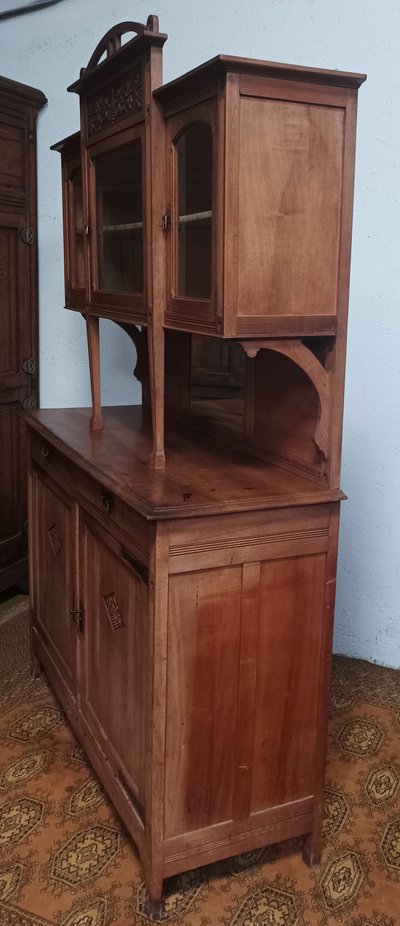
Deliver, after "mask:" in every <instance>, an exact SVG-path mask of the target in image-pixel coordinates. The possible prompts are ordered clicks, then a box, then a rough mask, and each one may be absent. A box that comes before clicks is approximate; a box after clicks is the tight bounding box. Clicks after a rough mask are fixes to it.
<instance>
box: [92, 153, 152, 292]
mask: <svg viewBox="0 0 400 926" xmlns="http://www.w3.org/2000/svg"><path fill="white" fill-rule="evenodd" d="M93 167H94V180H95V214H96V228H95V240H96V255H95V272H94V280H95V287H94V288H95V289H96V290H98V291H100V292H103V293H104V292H107V293H116V294H117V293H120V294H125V293H126V294H127V293H130V294H135V293H136V294H141V293H143V183H142V143H141V139H140V138H136V139H134V140H132V141H130V142H128V143H127V144H125V145H123V146H122V147H118V148H113V149H111V150H106V151H103V152H102V153H99V154H97V155H96V156H95V157H94V158H93Z"/></svg>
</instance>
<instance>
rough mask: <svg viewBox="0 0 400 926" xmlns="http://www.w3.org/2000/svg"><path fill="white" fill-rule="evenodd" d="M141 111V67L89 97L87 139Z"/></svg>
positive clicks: (138, 66)
mask: <svg viewBox="0 0 400 926" xmlns="http://www.w3.org/2000/svg"><path fill="white" fill-rule="evenodd" d="M142 109H143V75H142V67H141V65H140V64H139V65H137V67H136V68H135V69H134V70H132V71H130V73H129V75H126V74H124V75H123V77H121V78H120V79H119V80H116V81H114V83H113V85H112V87H110V88H109V89H107V90H103V91H102V92H101V93H98V94H96V95H95V96H93V97H91V98H90V99H89V100H88V102H87V131H88V135H89V137H92V136H93V135H97V134H98V133H99V132H102V131H103V129H105V128H107V127H108V126H110V125H114V124H115V123H116V122H121V121H122V120H123V119H126V118H127V116H130V115H132V116H134V115H136V114H137V113H140V112H141V110H142Z"/></svg>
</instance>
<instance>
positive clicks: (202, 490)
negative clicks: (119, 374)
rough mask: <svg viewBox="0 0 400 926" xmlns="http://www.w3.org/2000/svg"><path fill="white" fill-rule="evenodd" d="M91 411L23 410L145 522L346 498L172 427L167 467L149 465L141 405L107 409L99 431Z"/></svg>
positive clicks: (37, 428)
mask: <svg viewBox="0 0 400 926" xmlns="http://www.w3.org/2000/svg"><path fill="white" fill-rule="evenodd" d="M90 415H91V410H90V409H88V408H82V409H54V410H53V409H45V410H40V411H35V412H30V413H29V414H22V417H23V418H24V420H25V421H26V422H27V424H28V425H29V426H30V427H31V428H33V430H34V431H36V432H37V433H38V434H39V435H40V436H41V437H42V438H43V441H44V443H45V442H46V440H48V441H50V442H51V444H52V445H53V446H56V447H57V448H58V449H59V450H60V451H61V452H62V453H64V454H65V455H66V456H67V457H68V458H69V459H70V460H71V461H72V462H75V463H77V464H79V466H80V467H81V468H82V469H84V470H86V472H87V473H89V475H91V476H92V478H95V479H97V480H99V481H100V482H101V484H102V485H103V486H104V487H105V488H106V489H108V490H109V491H110V492H115V493H117V494H118V497H119V498H122V499H123V500H124V501H125V502H126V503H127V504H128V505H130V506H131V507H132V508H133V509H134V510H136V511H138V512H139V513H140V514H142V515H143V516H144V517H145V518H147V519H148V520H166V519H170V518H185V517H193V516H197V515H214V514H221V513H226V514H229V513H232V512H239V511H259V510H266V509H271V508H285V507H291V506H297V505H306V504H307V505H309V504H321V503H325V502H332V501H340V500H341V499H343V498H345V496H344V494H343V492H341V491H340V489H321V488H320V487H319V486H317V485H313V484H312V483H311V482H309V481H307V480H306V479H303V478H301V477H299V476H295V475H293V474H292V473H288V472H286V471H285V470H282V469H279V468H278V467H276V466H273V465H272V464H266V463H265V461H263V460H259V459H258V458H256V457H252V456H250V455H249V454H246V453H243V452H240V451H238V450H234V449H232V448H228V449H227V448H226V447H224V446H223V445H222V444H221V445H218V444H217V443H216V442H214V441H208V442H207V443H206V442H205V441H204V439H202V438H201V437H200V436H195V435H194V434H193V435H191V436H190V437H188V435H187V431H186V430H185V429H184V428H183V427H182V426H181V427H179V426H178V425H174V426H173V427H170V428H169V429H168V431H167V439H166V449H167V460H168V465H167V468H166V469H165V470H154V469H153V468H152V466H151V465H150V464H149V457H150V453H151V435H150V426H149V424H148V423H147V421H145V419H144V417H143V411H142V408H141V406H129V407H128V406H124V407H116V408H104V409H103V423H104V427H103V430H102V431H97V432H93V431H90V428H89V419H90Z"/></svg>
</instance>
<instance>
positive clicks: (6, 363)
mask: <svg viewBox="0 0 400 926" xmlns="http://www.w3.org/2000/svg"><path fill="white" fill-rule="evenodd" d="M45 102H46V98H45V97H44V96H43V94H42V93H40V92H39V91H37V90H33V89H32V88H30V87H25V86H23V85H22V84H17V83H15V81H12V80H7V79H6V78H4V77H0V330H1V338H0V446H1V450H2V453H1V463H0V509H1V513H2V516H1V519H0V591H1V590H3V589H6V588H9V587H10V586H12V585H14V584H18V583H20V582H24V581H26V571H27V568H26V567H27V535H26V517H27V513H26V482H27V475H26V441H25V427H24V426H23V425H22V424H21V422H19V420H18V418H17V416H16V414H15V412H16V410H17V409H19V408H21V406H23V407H24V408H31V407H36V405H37V286H36V259H37V252H36V146H35V122H36V114H37V110H38V109H40V108H41V106H43V104H44V103H45Z"/></svg>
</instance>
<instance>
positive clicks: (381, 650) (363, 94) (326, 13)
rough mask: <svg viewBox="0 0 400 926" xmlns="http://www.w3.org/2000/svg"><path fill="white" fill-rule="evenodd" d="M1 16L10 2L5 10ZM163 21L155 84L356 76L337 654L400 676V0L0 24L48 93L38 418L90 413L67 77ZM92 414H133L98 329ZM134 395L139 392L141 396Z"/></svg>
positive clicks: (187, 7) (127, 363)
mask: <svg viewBox="0 0 400 926" xmlns="http://www.w3.org/2000/svg"><path fill="white" fill-rule="evenodd" d="M5 5H6V6H7V3H6V4H5ZM150 12H155V13H158V15H159V17H160V25H161V29H162V30H164V31H166V32H168V33H169V36H170V38H169V40H168V42H167V44H166V46H165V49H164V62H165V65H164V78H165V80H169V79H172V78H173V77H176V76H178V75H179V74H181V73H183V72H184V71H185V70H188V69H190V68H191V67H194V66H195V65H196V64H200V63H201V62H202V61H204V60H206V59H208V58H211V57H212V56H213V55H215V54H218V53H219V52H225V53H230V54H238V55H244V56H252V57H259V58H268V59H270V60H276V61H288V62H291V63H295V64H304V65H314V66H321V67H328V68H339V69H343V70H353V71H366V72H367V73H368V82H367V84H365V85H364V86H362V87H361V90H360V96H359V123H358V157H357V175H356V190H355V213H354V239H353V261H352V282H351V298H350V324H349V342H348V369H347V385H346V414H345V430H344V446H343V450H344V457H343V476H342V484H343V487H344V489H345V491H346V492H347V493H348V495H349V501H347V502H345V503H344V504H343V506H342V528H341V545H340V561H339V576H338V597H337V608H336V636H335V647H336V650H337V651H338V652H342V653H347V654H348V655H351V656H361V657H363V658H366V659H370V660H375V661H378V662H382V663H386V664H387V665H392V666H400V621H399V600H400V589H399V579H400V576H399V572H400V566H399V562H400V555H399V554H400V523H399V522H400V519H399V512H400V488H399V465H398V457H399V452H400V446H399V445H400V403H399V397H398V390H399V382H400V377H399V372H400V359H399V358H400V354H399V349H398V345H399V343H400V322H399V317H400V312H399V309H400V307H399V291H400V259H399V253H400V246H399V242H400V209H399V199H400V170H399V166H400V165H399V160H400V158H399V152H400V119H399V112H400V71H399V68H398V36H399V33H400V4H399V3H398V0H385V3H384V4H377V3H376V0H352V2H349V0H335V3H332V0H247V3H246V4H244V3H242V4H239V3H235V0H220V2H219V3H215V0H213V2H211V0H202V3H200V4H199V3H197V2H196V3H194V2H192V3H190V2H188V0H174V2H173V3H171V2H167V0H157V3H156V4H155V7H154V9H152V8H149V6H148V0H146V3H143V2H142V0H136V2H134V0H129V2H123V0H111V2H110V0H85V2H84V3H82V0H64V2H63V3H61V4H60V5H59V6H56V7H54V8H53V9H49V10H48V11H42V12H38V13H34V14H31V15H28V16H24V17H20V18H18V19H15V20H13V21H11V22H9V23H5V24H2V25H1V29H0V60H1V65H0V69H1V72H2V74H4V75H5V76H8V77H12V78H14V79H17V80H20V81H22V82H24V83H30V84H33V85H34V86H37V87H39V88H40V89H41V90H43V91H44V92H45V93H46V95H47V97H48V100H49V104H48V107H47V108H46V110H45V111H44V112H43V113H42V114H41V116H40V119H39V220H40V225H39V248H40V325H41V329H40V330H41V350H40V360H41V396H42V405H47V406H69V405H83V404H89V383H88V371H87V361H86V345H85V333H84V324H83V321H82V319H81V318H80V316H79V315H76V314H75V313H72V312H65V311H64V310H63V309H62V305H63V271H62V241H61V189H60V165H59V156H58V155H57V154H56V153H54V152H50V151H49V146H50V144H52V143H53V142H54V141H57V140H58V139H60V138H62V137H64V136H66V135H68V134H70V133H71V132H73V131H75V130H76V129H77V128H78V125H79V120H78V99H77V97H76V96H75V95H72V94H67V93H66V90H65V88H66V87H67V85H68V84H69V83H71V82H72V81H73V80H75V79H76V78H77V77H78V74H79V69H80V67H81V66H84V65H86V64H87V61H88V60H89V57H90V55H91V52H92V51H93V49H94V47H95V45H96V44H97V42H98V40H99V39H100V38H101V36H102V35H103V33H104V32H105V31H106V30H107V29H108V28H110V26H112V25H113V24H114V23H116V22H119V21H122V20H125V19H134V20H139V21H144V20H145V19H146V17H147V15H148V13H150ZM102 326H103V348H104V350H103V353H104V357H103V365H104V373H103V382H104V389H103V401H104V402H105V403H119V402H124V401H131V399H132V395H133V391H132V388H133V387H132V381H131V377H130V370H131V368H132V365H133V358H132V351H131V347H130V344H129V341H128V339H127V338H126V337H125V336H124V335H123V333H122V332H120V331H119V330H118V329H117V328H116V326H112V323H107V322H103V323H102ZM136 398H137V393H136Z"/></svg>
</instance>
